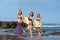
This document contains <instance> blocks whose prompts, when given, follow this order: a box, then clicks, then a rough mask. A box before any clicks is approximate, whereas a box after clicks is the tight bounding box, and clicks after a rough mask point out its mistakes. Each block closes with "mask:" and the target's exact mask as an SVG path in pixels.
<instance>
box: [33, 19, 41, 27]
mask: <svg viewBox="0 0 60 40" xmlns="http://www.w3.org/2000/svg"><path fill="white" fill-rule="evenodd" d="M33 25H34V26H35V27H42V24H41V23H40V22H39V21H36V20H34V22H33Z"/></svg>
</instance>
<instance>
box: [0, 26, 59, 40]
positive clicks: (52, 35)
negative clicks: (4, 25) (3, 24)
mask: <svg viewBox="0 0 60 40" xmlns="http://www.w3.org/2000/svg"><path fill="white" fill-rule="evenodd" d="M41 29H42V30H44V33H43V34H42V35H41V36H40V37H39V36H38V34H37V33H36V32H35V31H33V38H31V37H30V34H29V31H27V30H26V32H25V33H23V35H22V36H23V40H60V27H59V28H58V27H54V28H41ZM48 29H49V30H48ZM13 30H14V29H0V40H19V37H18V36H17V35H15V34H14V32H13ZM55 30H56V31H55Z"/></svg>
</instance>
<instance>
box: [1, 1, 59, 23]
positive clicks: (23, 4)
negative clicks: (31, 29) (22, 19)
mask: <svg viewBox="0 0 60 40" xmlns="http://www.w3.org/2000/svg"><path fill="white" fill-rule="evenodd" d="M18 7H20V9H21V10H22V13H23V15H24V16H26V17H28V16H29V13H30V12H31V11H33V13H34V17H33V18H34V19H36V15H37V14H38V13H40V14H41V16H42V19H41V23H57V24H60V0H0V21H17V13H18Z"/></svg>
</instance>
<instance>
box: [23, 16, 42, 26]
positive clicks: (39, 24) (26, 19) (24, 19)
mask: <svg viewBox="0 0 60 40" xmlns="http://www.w3.org/2000/svg"><path fill="white" fill-rule="evenodd" d="M22 20H23V22H24V23H27V24H29V20H28V18H27V17H23V19H22ZM33 26H35V27H42V24H41V23H40V22H39V21H36V20H34V21H33Z"/></svg>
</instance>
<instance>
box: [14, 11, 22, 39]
mask: <svg viewBox="0 0 60 40" xmlns="http://www.w3.org/2000/svg"><path fill="white" fill-rule="evenodd" d="M22 17H23V16H22V11H21V10H19V11H18V23H17V26H16V28H15V30H14V32H15V34H16V35H18V36H19V39H20V40H22V33H23V28H22Z"/></svg>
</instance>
